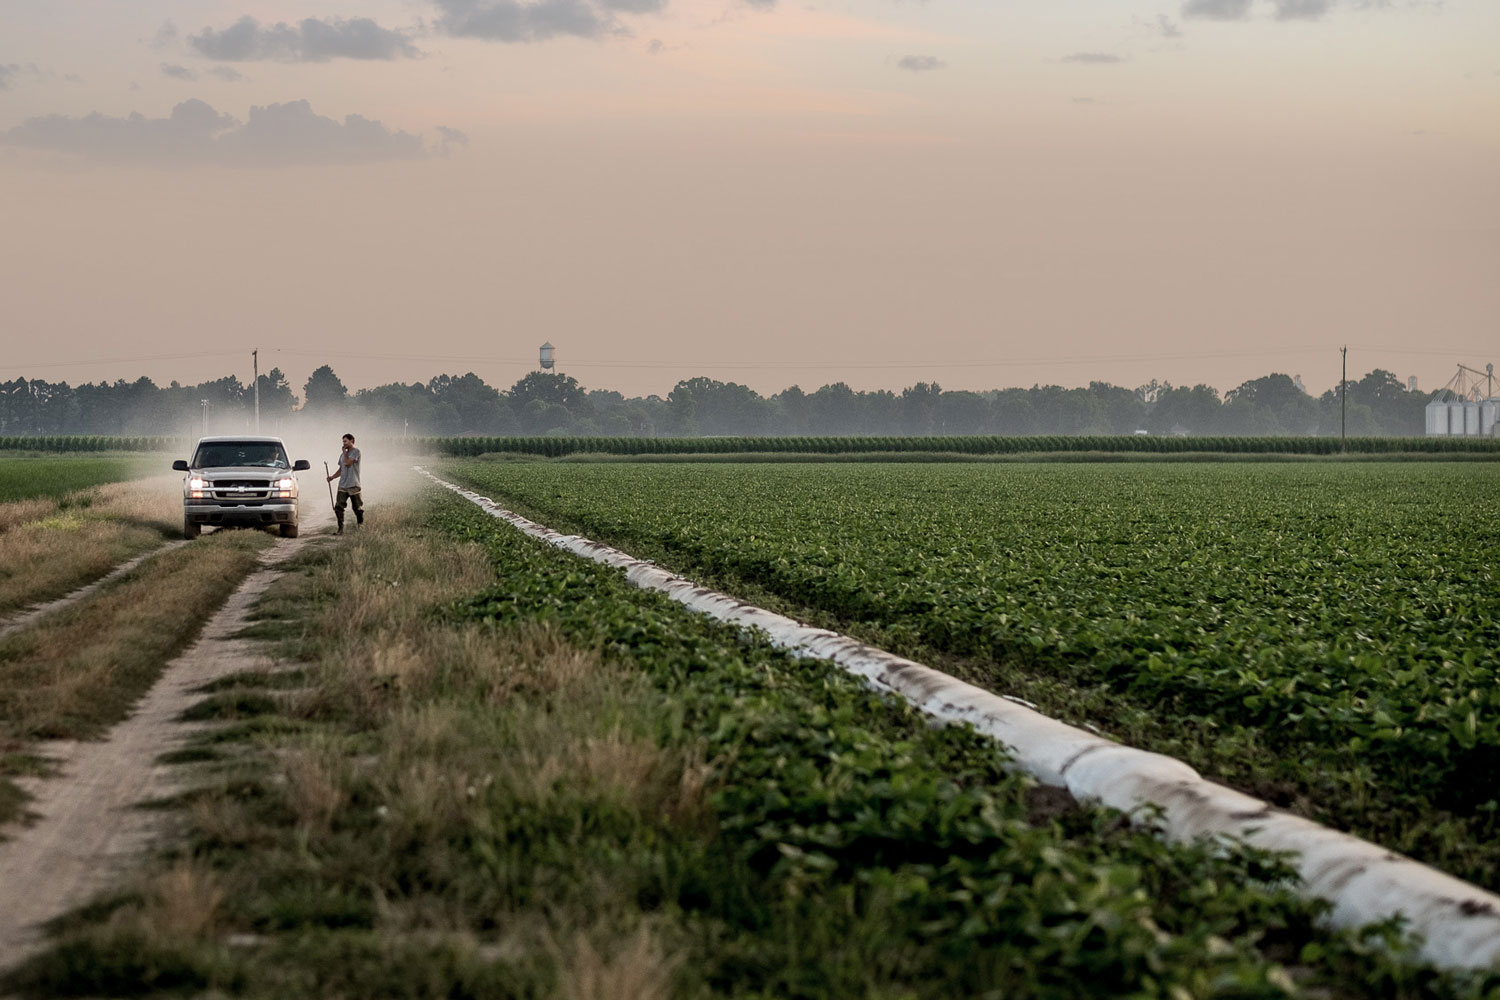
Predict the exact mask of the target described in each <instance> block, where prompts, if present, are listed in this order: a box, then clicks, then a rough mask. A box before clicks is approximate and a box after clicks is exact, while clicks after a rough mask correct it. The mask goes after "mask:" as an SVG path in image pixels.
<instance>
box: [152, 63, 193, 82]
mask: <svg viewBox="0 0 1500 1000" xmlns="http://www.w3.org/2000/svg"><path fill="white" fill-rule="evenodd" d="M161 73H162V76H170V77H171V78H172V79H174V80H196V79H198V74H197V73H194V72H193V71H192V70H190V69H188V68H187V67H186V66H178V65H176V64H175V63H162V64H161Z"/></svg>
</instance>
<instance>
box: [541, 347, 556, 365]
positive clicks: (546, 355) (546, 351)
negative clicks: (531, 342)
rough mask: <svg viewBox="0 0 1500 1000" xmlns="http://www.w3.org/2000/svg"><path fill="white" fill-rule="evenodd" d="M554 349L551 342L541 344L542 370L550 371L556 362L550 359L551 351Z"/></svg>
mask: <svg viewBox="0 0 1500 1000" xmlns="http://www.w3.org/2000/svg"><path fill="white" fill-rule="evenodd" d="M554 350H555V348H554V347H553V346H552V345H551V344H543V345H542V371H546V372H550V371H551V370H552V366H553V365H554V364H556V363H557V362H555V361H554V360H553V359H552V352H553V351H554Z"/></svg>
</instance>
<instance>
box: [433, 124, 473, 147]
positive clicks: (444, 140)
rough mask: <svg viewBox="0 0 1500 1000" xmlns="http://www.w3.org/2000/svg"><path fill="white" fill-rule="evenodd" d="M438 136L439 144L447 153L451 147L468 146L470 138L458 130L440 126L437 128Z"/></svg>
mask: <svg viewBox="0 0 1500 1000" xmlns="http://www.w3.org/2000/svg"><path fill="white" fill-rule="evenodd" d="M437 134H438V142H439V143H440V144H441V145H442V147H443V149H444V150H445V151H446V149H447V148H448V147H449V146H467V145H468V144H469V137H468V136H467V135H465V134H464V133H462V132H460V131H459V130H458V129H456V128H449V127H448V126H446V125H439V126H438V127H437Z"/></svg>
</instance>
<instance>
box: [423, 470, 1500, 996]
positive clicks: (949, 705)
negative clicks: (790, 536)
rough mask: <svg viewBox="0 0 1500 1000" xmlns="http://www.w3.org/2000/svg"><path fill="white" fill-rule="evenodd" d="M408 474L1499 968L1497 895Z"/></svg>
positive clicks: (1446, 957) (1429, 949)
mask: <svg viewBox="0 0 1500 1000" xmlns="http://www.w3.org/2000/svg"><path fill="white" fill-rule="evenodd" d="M417 471H418V472H420V473H421V474H422V475H424V476H426V477H427V478H428V479H431V480H432V481H433V482H435V483H437V484H439V485H441V486H445V487H447V488H448V489H450V490H452V491H453V492H455V493H457V494H458V495H459V496H462V497H464V498H466V499H468V500H469V501H471V502H472V503H474V504H475V505H477V506H478V507H479V508H480V509H481V510H483V511H484V512H485V513H487V514H489V515H491V516H492V517H496V518H499V519H501V520H503V521H507V522H509V523H510V524H512V525H514V526H515V527H516V528H519V529H520V530H521V531H523V532H525V533H526V534H528V535H530V536H532V537H533V538H538V539H541V540H542V541H544V542H548V543H549V544H552V545H555V546H557V547H558V548H560V549H565V550H567V551H569V552H572V553H574V554H576V555H580V556H583V557H584V558H585V559H592V560H593V561H594V562H598V563H603V564H605V565H607V566H615V567H618V568H620V569H623V570H624V571H625V576H626V578H627V579H628V580H630V582H631V583H633V584H635V585H636V586H638V587H642V588H645V589H649V590H658V591H661V592H662V593H664V594H666V595H667V596H669V597H671V598H672V599H673V600H675V601H677V602H678V603H680V604H684V605H686V606H687V607H689V608H692V609H693V610H694V611H698V612H701V613H703V614H706V615H709V616H711V617H713V618H717V619H718V620H719V621H723V622H728V623H730V624H733V625H738V626H740V627H742V628H753V629H757V630H759V631H760V632H762V633H764V634H765V635H766V636H768V637H769V639H770V641H771V642H773V643H774V644H775V645H777V646H779V647H781V648H783V649H787V650H790V651H793V652H796V653H800V654H803V655H806V656H811V657H815V658H817V659H821V660H831V661H833V662H834V663H836V664H838V665H839V666H840V667H842V668H844V669H845V670H847V671H850V672H851V673H855V674H858V675H859V676H861V677H863V678H865V679H866V680H867V681H869V683H870V684H871V685H872V686H874V687H875V688H876V689H877V690H880V691H885V692H893V693H895V694H899V695H900V696H901V697H903V698H905V699H906V700H907V701H909V702H911V703H912V704H914V705H916V706H917V707H918V708H920V709H921V710H922V711H924V712H926V713H927V714H929V715H931V716H933V717H935V718H938V719H941V720H943V721H945V722H961V723H968V724H969V725H972V726H973V727H974V728H975V729H976V730H978V731H979V732H981V733H984V734H985V735H987V736H990V737H992V738H993V739H995V740H998V741H999V742H1001V743H1003V744H1005V746H1007V747H1008V748H1009V749H1010V751H1011V755H1012V760H1013V763H1014V765H1015V766H1016V767H1018V768H1019V769H1021V770H1022V771H1025V772H1026V773H1027V774H1030V775H1031V776H1033V777H1034V778H1036V779H1037V780H1038V781H1040V782H1042V783H1043V784H1047V785H1055V786H1057V787H1060V788H1066V789H1067V790H1068V791H1069V792H1071V793H1072V794H1073V796H1074V798H1077V799H1079V800H1080V801H1096V802H1102V803H1103V804H1105V805H1107V806H1112V807H1113V808H1115V809H1119V810H1122V811H1125V812H1130V811H1131V810H1134V809H1137V808H1140V807H1142V806H1146V805H1154V806H1157V807H1159V808H1160V809H1161V815H1162V824H1163V827H1164V828H1165V832H1166V834H1167V836H1168V837H1170V838H1172V839H1178V840H1191V839H1193V838H1196V837H1235V838H1239V839H1241V840H1244V841H1245V842H1247V843H1249V844H1253V845H1254V846H1256V847H1260V848H1264V849H1267V850H1272V851H1284V852H1288V853H1290V854H1291V855H1293V861H1294V863H1295V865H1296V867H1297V870H1298V872H1299V873H1300V874H1301V876H1302V881H1303V890H1304V892H1305V893H1306V894H1307V895H1309V896H1313V897H1316V898H1319V899H1324V900H1327V901H1328V902H1329V903H1331V904H1332V906H1333V909H1332V913H1331V920H1332V923H1333V924H1334V925H1335V926H1337V927H1359V926H1363V925H1365V924H1369V923H1374V922H1376V921H1381V920H1385V919H1388V918H1390V917H1392V916H1395V915H1397V914H1400V915H1401V916H1402V917H1404V918H1405V919H1406V922H1407V928H1408V929H1409V930H1410V931H1412V932H1413V933H1415V934H1418V935H1420V936H1421V937H1422V939H1423V945H1422V952H1421V953H1422V957H1423V958H1425V959H1426V960H1428V961H1430V962H1432V963H1433V964H1434V965H1438V966H1442V967H1445V968H1489V969H1500V897H1497V896H1495V895H1492V894H1491V893H1488V892H1486V891H1484V890H1483V889H1479V888H1477V887H1475V886H1472V885H1469V884H1468V883H1467V882H1463V881H1461V880H1459V879H1456V878H1454V877H1453V876H1451V875H1445V874H1443V873H1442V872H1440V871H1438V870H1437V869H1435V868H1429V867H1428V866H1426V865H1423V864H1419V863H1418V862H1416V861H1413V860H1411V859H1410V858H1406V857H1402V856H1401V855H1399V854H1395V853H1393V852H1391V851H1388V850H1386V849H1385V848H1383V847H1378V846H1376V845H1375V844H1371V843H1369V842H1368V841H1364V840H1360V839H1359V838H1358V837H1353V836H1350V835H1349V834H1346V833H1339V832H1338V831H1336V830H1331V829H1329V828H1327V827H1324V826H1320V825H1319V824H1317V823H1314V822H1312V821H1311V820H1306V819H1302V818H1301V817H1298V816H1293V815H1291V814H1289V813H1284V812H1281V811H1280V810H1277V809H1273V808H1271V807H1270V806H1269V805H1267V804H1266V803H1264V802H1262V801H1260V800H1259V799H1256V798H1253V797H1251V796H1249V795H1244V794H1241V793H1240V792H1236V791H1234V790H1233V789H1231V788H1226V787H1224V786H1223V785H1218V784H1215V783H1213V782H1211V781H1206V780H1204V778H1203V777H1202V775H1200V774H1199V773H1198V772H1197V771H1195V770H1193V769H1192V768H1191V767H1189V766H1188V765H1186V764H1184V763H1183V762H1182V761H1180V760H1177V759H1176V758H1174V757H1166V756H1163V755H1161V754H1157V753H1149V752H1147V751H1145V750H1136V749H1135V748H1133V747H1128V746H1124V745H1122V744H1119V743H1116V742H1114V741H1113V740H1109V739H1105V738H1104V737H1102V736H1098V735H1095V734H1094V733H1090V732H1086V731H1084V730H1082V729H1077V728H1074V727H1073V726H1069V725H1067V724H1066V723H1062V722H1058V721H1057V720H1056V719H1050V718H1048V717H1047V716H1045V715H1042V714H1040V713H1039V712H1035V711H1033V710H1031V709H1029V708H1026V707H1025V706H1023V705H1020V704H1018V703H1016V702H1014V701H1011V700H1009V699H1007V698H1003V697H1001V696H999V695H996V694H993V693H991V692H989V691H985V690H983V689H981V688H977V687H975V686H973V685H972V684H965V683H964V682H963V681H960V680H958V679H956V678H953V677H949V676H948V675H947V674H944V673H942V672H940V671H937V670H933V669H932V668H931V667H924V666H923V665H922V664H920V663H916V662H914V661H912V660H907V659H904V658H902V657H899V656H895V655H893V654H891V653H887V652H886V651H884V650H882V649H876V648H875V647H874V646H869V645H866V644H864V643H862V642H858V641H856V640H854V639H851V638H849V637H848V636H845V635H840V634H839V633H837V632H830V631H828V630H827V629H820V628H809V627H807V626H806V625H802V624H800V623H798V622H796V621H793V620H792V619H790V618H787V617H786V616H785V615H778V614H775V613H774V612H771V611H767V610H765V609H764V608H757V607H755V606H754V605H750V604H746V603H744V602H743V601H739V600H736V599H735V598H733V597H730V596H729V595H727V594H722V593H719V592H718V591H714V590H708V589H706V588H704V587H700V586H698V585H697V584H695V583H693V582H692V581H691V580H687V579H684V578H682V577H680V576H677V575H675V574H672V573H669V572H667V571H666V570H664V569H662V568H661V567H659V566H657V565H655V564H654V563H649V562H646V561H644V560H641V559H636V558H634V557H633V556H630V555H627V554H626V553H624V552H621V551H620V550H618V549H613V548H610V547H609V546H607V545H600V544H599V543H598V542H593V541H590V540H589V539H587V538H582V537H580V536H578V535H565V534H563V533H561V532H558V531H553V530H552V529H551V528H547V527H544V526H542V525H540V524H537V523H535V522H533V521H528V520H527V519H526V518H524V517H522V516H521V515H519V514H516V513H513V512H511V511H508V510H505V509H504V508H502V507H500V506H499V505H498V504H496V503H495V502H494V501H493V500H491V499H490V498H489V497H485V496H480V495H479V494H477V493H474V492H473V491H471V490H466V489H464V488H463V487H461V486H457V485H455V484H453V483H449V482H445V481H444V480H442V479H439V478H438V477H436V476H434V475H432V474H431V473H430V472H428V471H427V470H425V469H423V468H422V467H420V466H418V467H417Z"/></svg>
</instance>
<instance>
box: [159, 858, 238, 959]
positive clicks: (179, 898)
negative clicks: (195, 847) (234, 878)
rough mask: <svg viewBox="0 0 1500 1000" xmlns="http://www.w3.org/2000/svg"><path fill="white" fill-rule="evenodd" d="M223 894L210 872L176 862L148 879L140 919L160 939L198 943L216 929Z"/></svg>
mask: <svg viewBox="0 0 1500 1000" xmlns="http://www.w3.org/2000/svg"><path fill="white" fill-rule="evenodd" d="M224 895H225V890H224V886H223V885H222V884H221V883H220V881H219V878H218V876H217V875H216V874H215V873H214V871H213V870H212V869H210V868H208V867H207V866H205V865H201V864H197V863H194V862H193V861H190V860H185V861H179V862H178V863H177V864H176V865H174V866H172V867H171V868H169V869H168V870H167V871H165V872H162V873H161V874H160V875H158V876H156V878H154V879H152V880H151V884H150V886H149V889H148V891H147V892H146V894H145V903H144V905H143V906H142V907H141V909H140V912H139V920H140V922H141V925H142V926H143V927H145V928H147V929H149V931H150V932H151V933H153V934H155V935H159V936H160V937H161V938H162V939H163V940H167V941H180V940H182V939H184V938H187V939H198V940H201V939H204V938H207V937H210V936H211V935H212V934H213V933H214V931H215V929H216V928H217V926H218V922H219V916H220V913H221V910H222V908H223V904H224Z"/></svg>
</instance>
